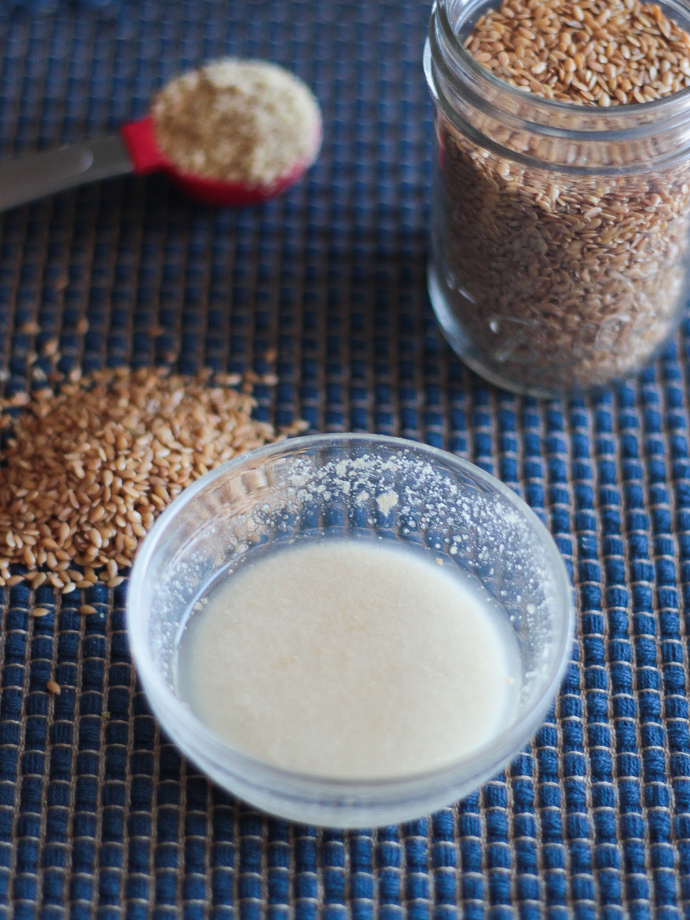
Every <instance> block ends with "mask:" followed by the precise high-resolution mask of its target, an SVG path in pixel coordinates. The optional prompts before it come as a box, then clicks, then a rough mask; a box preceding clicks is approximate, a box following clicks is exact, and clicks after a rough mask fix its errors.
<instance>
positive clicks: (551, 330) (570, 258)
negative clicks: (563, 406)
mask: <svg viewBox="0 0 690 920" xmlns="http://www.w3.org/2000/svg"><path fill="white" fill-rule="evenodd" d="M489 5H490V4H487V3H486V2H485V0H483V2H482V0H479V2H476V0H475V2H473V0H469V2H458V0H437V3H436V4H435V6H434V8H433V11H432V16H431V23H430V30H429V39H428V41H427V45H426V49H425V71H426V75H427V80H428V83H429V87H430V89H431V92H432V96H433V98H434V102H435V108H436V112H435V126H436V141H437V148H436V155H435V157H434V167H433V168H434V175H433V199H432V228H431V263H430V269H429V288H430V294H431V300H432V303H433V306H434V310H435V312H436V315H437V317H438V319H439V322H440V323H441V326H442V328H443V330H444V332H445V334H446V336H447V338H448V340H449V342H450V344H451V345H452V346H453V348H454V349H455V350H456V351H457V352H458V353H459V354H460V355H461V357H462V358H463V359H464V360H465V361H466V362H467V363H468V364H469V365H470V366H471V367H472V368H473V369H474V370H476V371H477V372H478V373H480V374H481V375H482V376H484V377H486V378H488V379H489V380H491V381H493V382H494V383H497V384H499V385H501V386H504V387H506V388H508V389H511V390H514V391H516V392H526V393H532V394H535V395H542V396H544V395H545V396H550V395H560V394H564V393H568V392H572V391H577V390H585V389H589V388H591V387H595V386H602V385H605V384H607V383H609V382H611V381H613V380H616V379H619V378H623V377H625V376H628V375H630V374H632V373H634V372H635V371H637V370H638V369H639V368H640V367H641V366H643V365H644V364H645V363H646V362H647V361H649V359H650V358H651V357H652V356H653V355H654V354H655V352H657V351H658V350H659V348H660V347H661V346H662V345H663V344H664V343H665V341H666V340H667V339H668V337H669V336H670V335H671V334H672V332H673V331H674V329H675V328H676V326H677V324H678V322H679V321H680V319H681V317H682V315H683V312H684V309H685V305H686V299H687V292H688V272H689V270H690V258H689V255H690V254H689V253H688V245H689V240H690V90H683V91H681V92H679V93H677V94H675V95H673V96H668V97H666V98H664V99H661V100H658V101H656V102H649V103H644V104H635V105H625V106H614V107H611V108H599V107H596V106H582V105H573V104H570V103H564V102H554V101H550V100H547V99H543V98H541V97H537V96H534V95H530V94H528V93H526V92H523V91H521V90H519V89H516V88H514V87H512V86H509V85H508V84H507V83H505V82H503V81H501V80H499V79H498V78H497V77H495V76H494V75H493V74H491V73H489V72H488V71H487V70H485V69H484V68H483V67H482V66H481V65H480V64H478V63H477V62H476V61H475V60H474V59H473V58H472V57H471V55H470V54H469V53H468V52H467V51H466V50H465V48H464V47H463V41H464V39H465V38H466V36H467V34H468V33H469V32H470V31H471V29H472V26H473V24H474V23H475V22H476V20H477V18H478V17H479V16H480V15H481V14H482V12H484V11H485V10H486V9H487V8H488V6H489ZM661 6H662V8H663V10H664V12H665V13H666V14H667V15H668V16H669V17H670V18H673V19H675V21H676V22H677V23H678V24H679V25H680V26H681V27H682V28H684V29H686V30H688V31H690V7H688V6H686V4H685V3H678V2H675V0H673V2H669V3H662V4H661Z"/></svg>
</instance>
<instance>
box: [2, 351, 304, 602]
mask: <svg viewBox="0 0 690 920" xmlns="http://www.w3.org/2000/svg"><path fill="white" fill-rule="evenodd" d="M225 384H226V377H225V376H223V375H217V376H216V377H215V378H214V377H212V375H211V374H210V372H208V373H207V372H204V373H202V374H199V375H197V376H196V377H191V378H190V377H182V376H180V375H175V374H167V373H166V372H163V371H160V372H159V371H157V370H150V369H143V370H138V371H134V372H132V371H130V370H129V369H126V368H118V369H117V370H108V371H98V372H96V373H94V374H92V375H89V376H84V377H82V378H81V379H80V380H79V381H78V382H77V383H67V384H65V385H64V386H63V387H62V389H61V390H60V392H59V393H52V392H51V391H49V390H40V391H38V392H36V393H34V394H32V397H31V400H30V402H29V404H28V405H27V406H26V408H25V409H24V411H23V412H22V413H21V414H20V416H19V417H18V418H17V419H13V420H11V421H10V425H11V430H10V437H9V439H8V442H7V449H6V450H5V455H4V459H5V465H4V466H3V467H2V468H0V586H1V585H8V584H18V583H19V582H20V581H22V580H24V579H26V580H27V581H30V582H31V584H32V586H34V585H35V584H36V581H35V579H37V576H38V580H40V582H41V583H44V582H43V579H41V578H40V576H42V575H44V574H45V576H46V578H45V583H46V584H50V585H52V586H53V587H54V588H55V589H57V590H59V591H61V592H62V593H63V594H70V593H72V592H73V591H76V590H77V589H78V588H81V587H85V586H86V585H87V584H88V586H90V585H92V584H94V583H95V582H96V581H98V580H100V581H102V582H104V583H105V584H107V585H109V586H110V587H117V585H119V584H121V583H122V581H123V577H122V575H120V574H118V572H119V571H121V570H122V569H125V568H127V567H129V566H130V565H131V563H132V560H133V558H134V554H135V552H136V549H137V547H138V544H139V541H140V539H141V538H142V537H143V536H145V535H146V533H147V531H148V530H149V529H150V527H151V525H152V524H153V521H154V519H155V518H156V516H157V515H158V514H159V512H160V511H162V510H163V508H165V506H166V505H168V504H169V502H170V501H172V499H173V498H174V497H175V496H176V495H178V494H179V493H180V492H181V491H182V489H184V488H185V487H186V486H188V485H190V483H192V482H194V480H195V479H198V478H199V477H200V476H202V475H203V474H204V473H206V472H208V470H210V469H212V468H213V467H215V466H217V465H218V464H219V463H223V462H224V461H226V460H229V459H231V458H232V457H235V456H236V455H237V454H239V453H242V452H244V451H247V450H250V449H252V448H254V447H260V446H261V445H262V444H265V443H267V442H269V441H275V440H279V439H280V438H283V437H286V436H287V435H289V434H295V433H297V432H298V431H302V430H304V428H305V427H306V423H304V422H297V423H295V424H294V425H291V426H290V427H289V428H286V429H284V430H282V431H281V432H280V433H278V432H276V431H275V429H274V428H273V427H272V426H271V425H269V424H266V423H264V422H258V421H255V420H253V419H252V418H251V412H252V410H253V408H254V405H255V403H254V400H253V399H252V397H251V396H249V395H247V394H245V393H238V392H237V391H236V390H233V389H230V388H228V386H226V385H225ZM10 404H12V405H14V403H12V402H11V400H10V401H5V402H4V404H0V408H1V409H6V408H7V407H8V405H10ZM6 417H7V416H6ZM0 423H1V422H0ZM5 427H7V425H5ZM27 549H28V551H29V553H28V554H27V552H26V551H27ZM27 559H31V560H33V562H32V566H33V567H35V568H36V569H40V570H42V571H40V572H36V571H34V572H31V571H29V572H27V573H26V574H25V575H20V574H11V573H10V565H11V564H12V563H15V562H16V563H22V564H23V565H27ZM75 564H76V565H77V566H80V567H82V568H83V574H82V572H81V570H79V569H75V568H74V566H75Z"/></svg>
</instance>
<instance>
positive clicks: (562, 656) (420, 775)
mask: <svg viewBox="0 0 690 920" xmlns="http://www.w3.org/2000/svg"><path fill="white" fill-rule="evenodd" d="M353 442H354V443H356V444H357V443H358V444H361V445H362V446H365V445H366V444H370V445H371V446H372V447H376V446H385V447H388V448H393V449H397V450H399V451H411V452H413V453H416V454H421V455H422V456H423V457H424V458H425V459H427V460H432V461H434V460H435V461H442V462H443V463H444V464H445V465H446V466H448V465H449V464H451V465H454V466H455V467H456V468H459V469H460V470H461V471H462V472H463V473H465V474H467V475H469V476H470V478H474V479H475V480H479V481H480V482H481V483H482V484H483V485H484V486H486V487H488V490H489V491H492V492H497V493H499V494H500V495H501V496H503V498H504V499H506V500H507V501H508V503H509V504H510V505H512V506H513V508H514V509H515V510H516V511H517V512H518V513H519V514H520V515H521V516H522V517H523V518H525V519H526V521H527V522H528V523H529V524H530V525H531V526H532V528H533V529H534V531H536V534H537V536H538V537H539V538H540V542H541V543H542V545H543V546H544V548H545V549H546V552H547V561H548V565H549V568H550V571H551V574H552V577H553V578H554V585H555V592H556V596H557V599H558V601H559V602H560V605H561V607H562V622H563V629H562V630H561V631H560V635H559V636H558V642H557V643H555V644H554V650H553V654H552V655H551V658H550V661H549V673H548V677H547V678H546V679H545V682H544V684H543V687H542V690H541V692H540V693H539V695H538V697H537V698H536V699H535V700H534V702H533V703H532V705H531V706H530V708H529V709H528V710H527V711H526V712H525V713H523V715H522V716H521V717H520V719H519V720H517V721H516V722H515V723H513V724H512V725H510V726H509V727H508V728H507V729H506V730H505V731H504V732H501V733H500V734H498V735H497V736H495V737H494V738H492V739H491V740H490V741H488V742H486V743H485V744H483V745H481V746H480V747H478V748H475V749H474V750H473V751H471V752H470V753H469V754H468V755H464V756H463V757H459V758H456V759H454V760H452V761H449V762H447V763H443V764H441V765H440V766H435V767H433V768H430V769H427V770H424V771H419V772H415V773H412V774H404V775H400V776H392V777H378V778H372V779H367V778H359V779H347V778H334V777H330V776H326V777H324V776H320V775H315V774H309V773H305V772H301V771H297V770H293V769H289V768H285V767H281V766H278V765H276V764H273V763H270V762H268V761H265V760H262V759H260V758H258V757H255V756H253V755H251V754H247V753H245V752H244V751H242V750H241V749H239V748H236V747H235V746H234V745H232V744H230V743H229V742H227V741H225V740H223V739H222V738H220V737H219V736H218V735H216V734H215V733H214V732H212V731H211V730H210V729H209V728H207V727H206V725H205V724H204V723H203V722H201V720H200V719H198V718H197V717H196V716H195V715H194V714H193V712H192V711H191V709H190V708H189V707H188V706H187V705H186V704H185V703H183V702H182V701H181V700H180V699H179V697H177V696H176V695H175V694H174V693H173V691H172V690H171V689H170V687H169V686H168V684H167V682H166V681H165V680H164V678H163V677H162V676H161V674H160V673H159V671H158V669H157V668H156V666H155V663H154V660H153V657H152V655H151V653H150V651H149V645H148V641H147V636H146V625H147V624H148V619H147V618H145V617H141V616H139V615H138V610H139V609H140V605H139V604H138V603H137V601H138V599H139V598H141V597H142V596H143V591H144V589H145V587H146V584H145V582H146V575H147V571H148V567H149V564H150V562H151V559H152V557H153V555H154V553H155V552H156V549H157V548H158V544H159V542H160V540H161V538H162V537H163V536H164V535H165V533H166V531H167V529H168V527H169V526H170V525H171V524H172V523H173V521H174V520H175V518H176V516H177V515H178V514H179V512H180V511H182V510H183V509H184V508H185V507H186V506H187V505H189V504H190V503H192V502H193V501H194V499H195V498H196V496H197V495H198V494H199V493H200V492H201V491H203V490H205V489H206V488H208V487H209V486H210V485H211V484H212V483H214V482H215V481H216V480H218V479H221V478H223V477H225V476H227V475H228V474H231V473H233V472H234V471H236V470H238V469H240V468H242V467H243V466H247V465H249V466H256V462H257V461H260V460H262V459H263V458H266V457H270V456H271V455H274V454H276V455H280V454H285V453H286V452H287V453H288V454H293V453H298V452H299V451H300V450H304V449H310V448H319V447H327V446H329V447H332V448H337V447H338V445H345V444H348V443H353ZM126 626H127V635H128V639H129V645H130V651H131V655H132V658H133V660H134V664H135V667H136V671H137V674H138V676H139V678H140V680H141V683H142V686H143V688H144V691H145V693H146V696H147V699H148V701H149V703H150V704H151V708H152V709H153V712H154V715H155V716H156V718H157V720H158V721H159V723H160V724H161V726H162V727H163V728H164V729H165V731H166V732H168V733H169V734H170V735H171V737H172V738H173V740H174V741H175V743H176V744H177V745H178V746H180V747H182V748H183V749H184V751H185V753H187V754H191V756H192V759H194V753H193V750H192V749H191V747H190V746H189V744H188V743H187V744H183V743H182V742H181V741H180V739H179V737H178V735H177V732H176V729H177V728H178V727H179V726H182V727H183V728H185V729H186V731H187V732H188V734H189V735H190V736H192V737H194V738H195V739H196V740H197V741H198V742H199V745H200V747H199V752H200V753H203V755H204V759H207V758H210V759H211V761H212V762H213V763H215V764H216V766H217V767H218V769H219V770H220V771H222V772H224V773H227V772H228V770H229V769H230V770H231V771H232V773H233V774H234V775H236V776H238V777H241V778H242V780H243V781H247V780H248V779H249V781H250V782H252V784H256V783H259V784H261V785H264V784H265V786H266V787H267V788H270V789H272V790H273V791H278V790H280V792H283V791H285V792H289V793H290V794H292V795H293V797H294V796H295V795H297V796H298V797H299V798H303V799H304V800H308V801H310V802H311V801H313V800H314V799H315V798H318V799H319V801H323V798H324V795H325V796H326V797H329V796H330V797H331V798H332V799H333V800H335V799H336V798H338V799H340V798H343V800H347V799H348V798H350V801H351V797H352V796H353V795H357V794H358V793H360V794H367V793H369V794H371V795H376V794H379V795H380V794H381V793H383V792H388V793H390V794H404V795H406V796H417V795H419V796H422V795H425V794H426V793H427V792H428V790H429V789H430V788H431V789H436V788H438V786H440V785H447V784H448V783H450V784H452V783H453V782H454V781H455V783H456V784H457V783H458V782H459V781H463V780H465V779H466V778H471V777H473V776H475V775H476V777H477V783H476V785H478V784H479V783H480V782H481V781H482V780H483V779H485V778H486V777H488V776H490V775H494V774H495V773H497V772H499V771H500V769H501V768H502V767H503V766H504V765H505V764H506V763H507V762H508V761H509V760H510V759H512V758H513V757H514V756H515V755H517V754H518V753H519V751H520V750H521V749H522V748H523V747H524V746H525V744H527V743H528V742H529V740H530V739H531V738H532V736H533V735H534V732H535V731H536V730H537V728H538V727H539V725H540V724H541V722H542V720H543V717H544V716H545V714H546V712H547V711H548V709H549V707H550V705H551V704H552V703H553V701H554V699H555V697H556V694H557V691H558V688H559V686H560V684H561V681H562V679H563V676H564V674H565V671H566V668H567V665H568V663H569V661H570V655H571V648H572V642H573V634H574V626H575V608H574V604H573V588H572V585H571V582H570V578H569V576H568V572H567V569H566V566H565V562H564V560H563V557H562V556H561V553H560V551H559V550H558V547H557V546H556V543H555V540H554V538H553V536H552V535H551V534H550V532H549V530H548V529H547V527H546V526H545V525H544V524H543V523H542V521H541V520H540V519H539V517H538V516H537V515H536V514H535V512H534V511H533V510H532V509H531V508H530V507H529V505H528V504H527V503H526V502H525V501H524V500H523V499H522V498H521V497H520V496H519V495H518V494H517V493H516V492H514V491H513V490H512V489H510V488H509V487H508V486H507V485H505V484H504V483H502V482H501V481H500V480H499V479H497V478H496V477H495V476H493V475H491V474H490V473H487V472H486V471H485V470H483V469H482V468H481V467H479V466H477V465H476V464H474V463H471V462H470V461H469V460H465V459H463V458H462V457H458V456H457V455H456V454H453V453H451V452H450V451H445V450H442V449H440V448H437V447H433V446H431V445H429V444H426V443H424V442H420V441H413V440H411V439H407V438H399V437H393V436H390V435H378V434H369V433H367V432H332V433H326V434H315V435H304V436H301V437H296V438H289V439H285V440H280V441H273V442H271V443H270V444H266V445H263V446H262V447H259V448H256V449H254V450H251V451H247V452H245V453H242V454H240V455H238V456H237V457H233V458H232V459H231V460H228V461H226V462H225V463H223V464H221V465H220V466H218V467H216V468H215V469H213V470H210V471H209V472H208V473H205V474H204V475H203V476H201V477H200V478H199V479H198V480H196V482H194V483H193V484H192V485H191V486H188V487H187V488H186V489H184V490H183V491H182V492H181V493H180V494H179V495H178V496H177V497H176V498H175V499H173V501H172V502H171V503H170V505H168V507H167V508H166V509H165V510H164V511H163V512H162V513H161V515H160V516H159V517H158V519H157V520H156V521H155V523H154V525H153V527H152V528H151V530H150V531H149V533H148V534H147V536H146V537H145V538H144V540H143V541H142V544H141V546H140V548H139V551H138V552H137V554H136V557H135V559H134V564H133V567H132V572H131V576H130V583H129V590H128V592H127V603H126ZM152 697H155V698H156V699H155V702H154V701H153V700H152ZM156 702H157V703H158V704H159V705H158V706H157V705H155V703H156ZM161 708H165V710H166V714H167V715H169V716H174V719H175V723H174V727H173V728H171V727H170V725H169V724H168V722H167V720H166V719H165V718H164V717H161V714H160V709H161ZM171 721H172V720H171ZM195 747H196V746H195ZM197 762H198V763H199V762H200V761H199V760H197ZM229 763H230V764H232V766H229ZM202 769H205V768H204V767H203V766H202ZM206 772H208V770H206ZM288 787H291V788H288Z"/></svg>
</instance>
